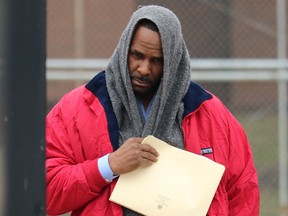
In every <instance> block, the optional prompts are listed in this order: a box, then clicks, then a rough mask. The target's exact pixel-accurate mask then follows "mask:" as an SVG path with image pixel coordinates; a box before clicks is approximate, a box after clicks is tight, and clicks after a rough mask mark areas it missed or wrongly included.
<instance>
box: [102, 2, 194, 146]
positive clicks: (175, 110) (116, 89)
mask: <svg viewBox="0 0 288 216" xmlns="http://www.w3.org/2000/svg"><path fill="white" fill-rule="evenodd" d="M142 19H148V20H151V21H152V22H154V23H155V24H156V26H157V27H158V29H159V33H160V37H161V43H162V49H163V58H164V66H163V77H162V81H161V83H160V86H159V88H158V90H157V92H156V95H155V99H154V102H153V105H152V108H151V111H150V113H149V116H148V119H147V121H146V122H145V121H144V120H143V116H142V113H141V111H140V109H139V107H138V104H137V100H136V97H135V94H134V92H133V89H132V85H131V80H130V73H129V69H128V63H127V62H128V52H129V47H130V43H131V40H132V37H133V33H134V30H135V28H136V25H137V23H138V22H139V21H140V20H142ZM189 83H190V57H189V53H188V50H187V48H186V45H185V42H184V39H183V35H182V31H181V24H180V22H179V20H178V18H177V17H176V15H175V14H174V13H173V12H172V11H170V10H168V9H167V8H164V7H161V6H155V5H151V6H143V7H141V8H140V9H138V10H136V11H135V12H134V13H133V15H132V17H131V19H130V21H129V23H128V25H127V26H126V28H125V30H124V32H123V33H122V36H121V38H120V41H119V43H118V46H117V47H116V49H115V51H114V53H113V55H112V57H111V59H110V62H109V64H108V67H107V70H106V84H107V88H108V93H109V96H110V99H111V102H112V106H113V110H114V112H115V115H116V118H117V122H118V125H119V130H120V131H119V132H120V134H119V135H120V140H119V145H121V144H122V143H123V142H124V141H125V140H127V139H128V138H130V137H145V136H147V135H154V136H155V137H157V138H159V139H162V140H164V141H166V142H168V143H170V144H171V145H174V146H177V147H179V148H183V134H182V129H181V122H182V115H183V108H184V105H183V102H182V98H183V97H184V96H185V93H186V92H187V89H188V86H189Z"/></svg>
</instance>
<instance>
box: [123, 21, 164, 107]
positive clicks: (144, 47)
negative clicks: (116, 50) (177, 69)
mask: <svg viewBox="0 0 288 216" xmlns="http://www.w3.org/2000/svg"><path fill="white" fill-rule="evenodd" d="M163 64H164V62H163V53H162V46H161V39H160V35H159V33H157V32H155V31H152V30H150V29H148V28H145V27H142V26H140V27H138V28H137V29H136V31H135V33H134V36H133V39H132V42H131V46H130V50H129V55H128V67H129V72H130V77H131V83H132V87H133V90H134V92H135V94H136V95H138V96H139V97H140V99H142V101H143V102H144V103H145V102H149V101H150V99H151V98H152V97H153V95H154V93H155V92H156V91H157V89H158V86H159V83H160V81H161V78H162V75H163Z"/></svg>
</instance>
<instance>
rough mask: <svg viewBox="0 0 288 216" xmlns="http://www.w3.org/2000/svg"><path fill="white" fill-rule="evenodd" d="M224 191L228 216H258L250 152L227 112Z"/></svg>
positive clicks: (256, 182)
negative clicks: (226, 197) (227, 203)
mask: <svg viewBox="0 0 288 216" xmlns="http://www.w3.org/2000/svg"><path fill="white" fill-rule="evenodd" d="M228 119H229V120H228V146H229V147H228V151H227V152H226V153H227V155H226V156H227V159H228V161H227V163H226V169H227V177H226V178H227V182H226V190H227V194H228V202H229V215H235V216H247V215H250V216H254V215H255V216H258V215H259V205H260V204H259V202H260V201H259V200H260V198H259V186H258V177H257V172H256V169H255V166H254V162H253V157H252V150H251V147H250V144H249V142H248V139H247V137H246V134H245V132H244V130H243V128H242V126H241V125H240V124H239V123H238V121H237V120H236V119H235V118H234V117H233V116H232V115H231V114H230V113H229V111H228Z"/></svg>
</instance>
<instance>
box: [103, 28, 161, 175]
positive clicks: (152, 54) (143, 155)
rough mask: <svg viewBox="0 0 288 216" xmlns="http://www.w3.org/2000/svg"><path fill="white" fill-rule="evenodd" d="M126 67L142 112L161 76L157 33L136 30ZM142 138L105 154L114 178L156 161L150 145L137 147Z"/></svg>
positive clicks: (156, 154) (155, 155)
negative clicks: (142, 106) (140, 103)
mask: <svg viewBox="0 0 288 216" xmlns="http://www.w3.org/2000/svg"><path fill="white" fill-rule="evenodd" d="M128 67H129V71H130V77H131V84H132V88H133V90H134V93H135V95H137V96H138V97H139V98H140V100H141V101H142V103H143V105H144V108H145V109H146V108H147V107H148V105H149V103H150V101H151V99H152V97H153V96H154V94H155V93H156V91H157V89H158V86H159V84H160V82H161V78H162V75H163V53H162V45H161V39H160V35H159V33H158V32H155V31H152V30H150V29H148V28H146V27H143V26H139V27H138V28H137V29H136V31H135V33H134V36H133V38H132V42H131V46H130V50H129V55H128ZM143 139H144V138H139V137H133V138H129V139H128V140H126V141H125V142H124V143H123V144H122V145H121V147H120V148H119V149H117V150H116V151H115V152H113V153H111V154H110V155H109V159H108V160H109V165H110V167H111V169H112V171H113V173H114V174H115V175H121V174H124V173H128V172H132V171H134V170H136V169H138V168H139V167H147V166H151V165H152V164H153V163H155V162H156V161H157V157H158V156H159V153H158V152H157V151H156V150H155V149H154V148H153V147H152V146H150V145H148V144H145V143H144V144H141V142H142V141H143Z"/></svg>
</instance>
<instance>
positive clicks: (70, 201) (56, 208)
mask: <svg viewBox="0 0 288 216" xmlns="http://www.w3.org/2000/svg"><path fill="white" fill-rule="evenodd" d="M183 101H184V104H185V112H184V116H183V122H182V128H183V133H184V147H185V149H186V150H187V151H191V152H194V153H196V154H201V152H203V151H201V150H203V149H205V148H208V149H212V151H213V152H212V153H208V154H204V155H203V156H205V157H208V158H210V159H212V160H214V161H216V162H218V163H220V164H223V165H224V166H225V167H226V170H225V173H224V175H223V177H222V180H221V182H220V184H219V187H218V189H217V191H216V194H215V196H214V198H213V201H212V203H211V206H210V208H209V211H208V215H221V216H226V215H233V216H236V215H243V216H250V215H259V188H258V180H257V173H256V170H255V166H254V163H253V159H252V153H251V148H250V145H249V143H248V140H247V137H246V135H245V132H244V131H243V129H242V127H241V126H240V124H239V123H238V122H237V120H236V119H235V118H234V117H233V116H232V115H231V113H230V112H229V111H228V110H227V109H226V108H225V106H224V105H223V104H222V102H221V101H220V100H219V99H217V98H216V97H215V96H213V95H211V94H209V93H208V92H206V91H205V90H203V89H202V88H201V87H200V86H198V85H196V84H195V83H193V82H191V84H190V87H189V90H188V93H187V94H186V96H185V98H184V99H183ZM46 120H47V123H46V125H47V126H46V139H47V148H46V156H47V160H46V169H47V174H46V184H47V213H48V214H50V215H57V214H62V213H65V212H68V211H72V216H77V215H81V216H121V215H122V207H121V206H119V205H117V204H115V203H113V202H110V201H109V200H108V199H109V196H110V194H111V192H112V190H113V187H114V186H115V182H116V181H117V180H114V181H113V182H112V183H108V182H106V181H105V180H104V179H103V178H102V176H101V174H100V172H99V169H98V166H97V160H98V158H100V157H101V156H103V155H105V154H107V153H110V152H112V151H114V150H116V149H117V148H118V125H117V121H116V117H115V114H114V113H113V110H112V107H111V103H110V101H109V99H108V93H107V89H106V85H105V73H104V72H102V73H100V74H98V75H97V76H96V77H95V78H94V79H92V80H91V81H90V82H89V83H88V84H87V85H86V86H81V87H79V88H77V89H75V90H73V91H71V92H70V93H68V94H66V95H65V96H64V97H63V98H62V99H61V100H60V102H59V103H58V104H57V105H56V106H55V107H54V108H53V109H52V110H51V111H50V113H49V114H48V115H47V119H46Z"/></svg>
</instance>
